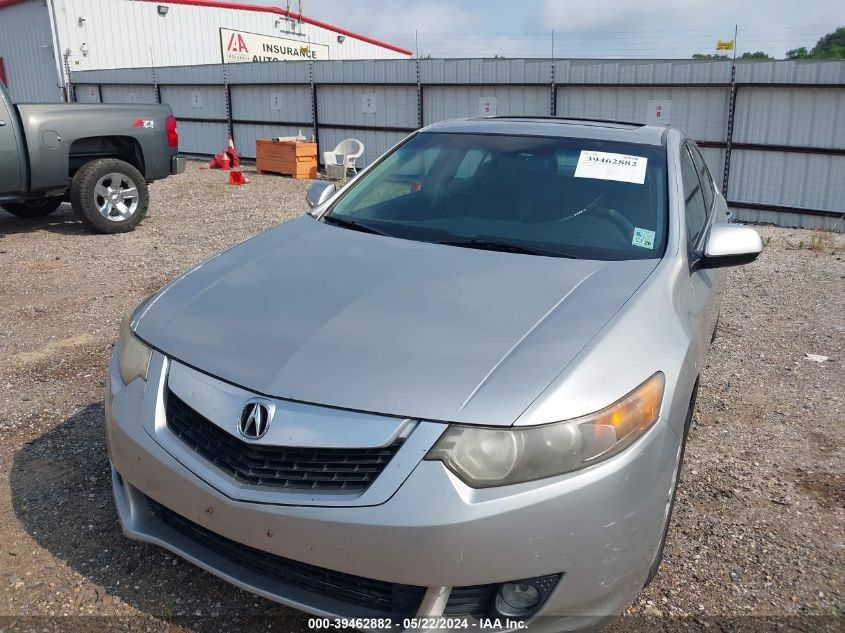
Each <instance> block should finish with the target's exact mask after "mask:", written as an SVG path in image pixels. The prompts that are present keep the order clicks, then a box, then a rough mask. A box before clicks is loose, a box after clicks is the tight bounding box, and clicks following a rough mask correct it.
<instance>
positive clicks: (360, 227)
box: [323, 215, 393, 237]
mask: <svg viewBox="0 0 845 633" xmlns="http://www.w3.org/2000/svg"><path fill="white" fill-rule="evenodd" d="M323 222H325V223H326V224H334V225H335V226H342V227H343V228H345V229H352V230H353V231H361V233H372V234H373V235H385V236H387V237H393V236H392V235H391V234H390V233H386V232H385V231H381V230H379V229H377V228H375V227H373V226H370V225H369V224H363V223H362V222H358V221H357V220H350V219H348V218H342V217H340V216H337V215H324V216H323Z"/></svg>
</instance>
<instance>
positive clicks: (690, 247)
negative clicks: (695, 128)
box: [680, 143, 716, 372]
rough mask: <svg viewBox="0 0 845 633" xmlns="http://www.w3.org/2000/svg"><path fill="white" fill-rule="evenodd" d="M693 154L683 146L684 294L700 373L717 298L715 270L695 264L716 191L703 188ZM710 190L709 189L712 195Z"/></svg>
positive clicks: (687, 145) (687, 146)
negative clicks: (685, 277) (715, 294)
mask: <svg viewBox="0 0 845 633" xmlns="http://www.w3.org/2000/svg"><path fill="white" fill-rule="evenodd" d="M691 151H692V150H691V147H690V145H689V144H688V143H683V144H682V145H681V152H680V164H681V180H682V185H683V192H684V225H685V229H686V231H685V233H686V249H687V263H688V266H689V269H688V270H689V273H688V274H689V284H688V287H687V292H686V293H685V294H686V301H685V303H686V312H687V319H688V323H689V327H690V328H691V330H692V331H691V335H692V338H693V341H694V344H693V347H694V355H695V359H694V364H695V368H696V371H697V372H700V371H701V370H702V368H703V367H704V362H705V360H706V357H707V349H708V347H709V342H710V335H711V332H712V325H713V324H714V317H713V311H714V305H716V298H715V296H714V292H713V283H714V275H713V271H712V270H702V269H699V268H696V266H695V263H696V261H697V260H698V258H699V256H700V254H701V252H702V250H703V242H704V239H705V238H706V234H707V231H708V229H709V227H710V220H711V211H712V209H713V204H714V201H715V192H714V191H713V189H712V183H707V182H705V183H704V185H702V182H701V178H700V176H699V171H698V168H697V166H696V164H695V160H694V159H693V155H692V153H691ZM707 187H709V188H710V190H709V195H708V191H707Z"/></svg>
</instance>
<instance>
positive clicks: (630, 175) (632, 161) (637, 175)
mask: <svg viewBox="0 0 845 633" xmlns="http://www.w3.org/2000/svg"><path fill="white" fill-rule="evenodd" d="M647 164H648V159H647V158H645V157H644V156H627V155H626V154H612V153H610V152H594V151H591V150H581V155H580V156H579V157H578V165H577V167H575V177H576V178H596V179H598V180H616V181H618V182H631V183H634V184H637V185H641V184H643V183H644V182H645V168H646V165H647Z"/></svg>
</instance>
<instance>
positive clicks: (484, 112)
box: [478, 97, 498, 116]
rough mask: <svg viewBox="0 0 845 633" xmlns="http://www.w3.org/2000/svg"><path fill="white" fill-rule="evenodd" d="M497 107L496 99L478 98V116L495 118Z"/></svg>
mask: <svg viewBox="0 0 845 633" xmlns="http://www.w3.org/2000/svg"><path fill="white" fill-rule="evenodd" d="M497 105H498V102H497V99H496V97H478V115H479V116H496V107H497Z"/></svg>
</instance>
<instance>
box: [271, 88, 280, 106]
mask: <svg viewBox="0 0 845 633" xmlns="http://www.w3.org/2000/svg"><path fill="white" fill-rule="evenodd" d="M270 109H271V110H281V109H282V93H281V92H271V93H270Z"/></svg>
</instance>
